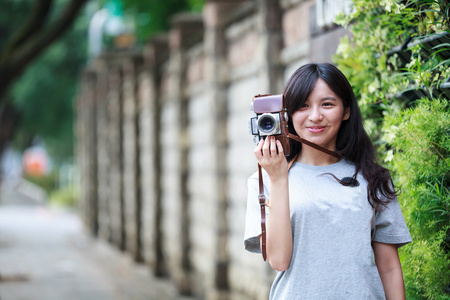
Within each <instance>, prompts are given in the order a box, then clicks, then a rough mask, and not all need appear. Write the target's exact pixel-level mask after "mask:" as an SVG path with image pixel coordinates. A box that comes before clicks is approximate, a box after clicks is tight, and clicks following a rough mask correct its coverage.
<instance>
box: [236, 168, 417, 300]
mask: <svg viewBox="0 0 450 300" xmlns="http://www.w3.org/2000/svg"><path fill="white" fill-rule="evenodd" d="M354 172H355V167H354V165H353V164H350V163H348V162H346V161H345V160H341V161H340V162H338V163H336V164H332V165H328V166H311V165H305V164H301V163H298V162H295V163H294V165H293V166H292V168H291V169H290V171H289V201H290V202H289V203H290V211H291V225H292V233H293V247H294V248H293V254H292V258H291V263H290V266H289V268H288V269H287V270H286V271H283V272H277V276H276V278H275V280H274V282H273V284H272V288H271V291H270V299H289V300H291V299H308V300H314V299H321V300H324V299H345V300H349V299H358V300H359V299H385V296H384V291H383V286H382V283H381V279H380V276H379V274H378V270H377V267H376V265H375V259H374V254H373V250H372V246H371V242H372V241H377V242H382V243H388V244H397V245H398V246H399V247H400V246H403V245H405V244H407V243H409V242H411V236H410V234H409V231H408V228H407V227H406V224H405V221H404V218H403V215H402V212H401V209H400V205H399V203H398V201H397V200H395V201H392V202H391V203H390V204H389V205H388V207H387V208H385V209H384V210H383V211H375V210H374V209H373V208H372V206H371V205H370V203H369V202H368V200H367V182H366V180H365V179H364V178H363V177H362V176H361V175H359V174H358V177H357V180H358V183H359V184H358V186H343V185H341V184H340V183H339V182H337V181H336V179H335V178H333V177H332V176H331V175H329V174H325V173H331V174H333V175H335V176H336V177H337V178H339V179H343V178H345V177H352V176H353V174H354ZM263 180H264V188H265V194H266V197H267V198H269V197H270V195H269V190H270V180H269V177H268V176H267V173H266V172H264V171H263ZM258 193H259V191H258V176H257V173H255V174H253V175H252V176H251V177H250V178H249V179H248V199H247V217H246V228H245V237H244V245H245V249H247V250H248V251H251V252H256V253H261V250H260V243H259V238H258V236H259V235H260V234H261V225H260V221H261V213H260V207H259V202H258ZM269 205H270V204H269ZM266 214H270V207H269V208H266Z"/></svg>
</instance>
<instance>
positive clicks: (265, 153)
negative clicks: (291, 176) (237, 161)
mask: <svg viewBox="0 0 450 300" xmlns="http://www.w3.org/2000/svg"><path fill="white" fill-rule="evenodd" d="M254 153H255V157H256V160H257V161H258V163H259V164H260V166H261V167H262V168H263V169H264V170H266V172H267V174H268V175H269V178H270V179H271V181H274V180H276V179H278V178H280V177H284V176H287V175H288V163H287V160H286V157H285V156H284V151H283V146H282V145H281V142H280V141H279V140H277V139H275V137H274V136H268V137H266V139H265V140H261V141H259V143H258V145H257V147H256V148H255V150H254Z"/></svg>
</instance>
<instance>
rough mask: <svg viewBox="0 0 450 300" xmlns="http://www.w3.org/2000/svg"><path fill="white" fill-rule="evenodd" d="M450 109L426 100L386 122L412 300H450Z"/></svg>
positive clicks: (406, 271) (444, 101) (404, 264)
mask: <svg viewBox="0 0 450 300" xmlns="http://www.w3.org/2000/svg"><path fill="white" fill-rule="evenodd" d="M449 109H450V105H449V101H447V100H435V101H430V100H429V99H422V100H420V102H419V103H418V104H417V105H416V106H415V107H414V108H411V109H406V110H404V111H402V112H400V113H399V114H397V115H391V116H388V117H386V120H385V125H384V126H385V132H386V135H387V136H390V137H391V138H388V139H387V141H388V142H389V143H390V144H391V145H392V146H394V149H395V153H394V155H393V156H392V161H391V165H392V168H393V170H395V171H396V179H397V181H398V183H399V184H400V186H401V187H402V193H401V194H400V196H399V201H400V202H401V204H402V207H403V213H404V215H405V218H406V220H407V223H408V227H409V230H410V232H411V235H412V238H413V241H414V242H413V243H412V244H410V245H408V246H406V247H404V248H402V249H401V251H400V255H401V259H402V264H403V272H404V277H405V284H406V288H407V292H408V299H423V298H421V297H426V298H425V299H450V295H448V294H447V295H445V293H444V291H443V287H444V284H445V283H447V284H449V283H450V253H449V248H448V246H449V245H446V244H445V242H444V241H445V239H446V238H447V237H448V236H449V235H450V191H449V187H450V112H449Z"/></svg>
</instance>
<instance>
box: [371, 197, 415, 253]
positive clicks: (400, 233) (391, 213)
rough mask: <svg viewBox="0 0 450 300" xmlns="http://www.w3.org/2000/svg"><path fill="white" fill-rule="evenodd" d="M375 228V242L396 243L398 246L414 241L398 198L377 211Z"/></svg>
mask: <svg viewBox="0 0 450 300" xmlns="http://www.w3.org/2000/svg"><path fill="white" fill-rule="evenodd" d="M374 230H375V232H374V233H373V241H375V242H380V243H386V244H396V245H397V246H398V247H402V246H404V245H406V244H408V243H411V242H412V239H411V235H410V233H409V230H408V227H407V226H406V222H405V219H404V217H403V213H402V210H401V208H400V204H399V202H398V200H397V199H395V200H393V201H391V202H390V203H389V204H388V205H387V207H385V208H383V210H381V211H377V212H376V217H375V228H374Z"/></svg>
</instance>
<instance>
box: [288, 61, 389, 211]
mask: <svg viewBox="0 0 450 300" xmlns="http://www.w3.org/2000/svg"><path fill="white" fill-rule="evenodd" d="M319 78H320V79H322V80H323V81H325V83H326V84H327V85H328V86H329V87H330V89H331V90H332V91H333V92H334V93H335V94H336V95H337V96H339V98H340V99H341V100H342V103H343V105H344V110H345V109H347V108H350V117H349V118H348V119H347V120H344V121H342V124H341V127H340V129H339V132H338V136H337V141H336V151H337V152H338V153H340V154H341V155H342V156H343V157H344V158H345V159H346V160H347V161H349V162H352V163H354V164H355V166H356V168H355V174H354V175H353V181H356V176H357V174H358V173H359V172H361V174H362V175H363V177H364V179H366V180H367V183H368V185H367V195H368V200H369V202H370V204H371V205H372V206H373V207H375V208H379V207H380V205H381V206H385V205H387V204H388V203H389V202H390V201H391V200H393V199H395V198H396V196H397V192H396V190H395V187H394V185H393V183H392V179H391V176H390V173H389V170H388V169H386V168H384V167H382V166H380V165H379V164H378V163H377V161H376V152H375V149H374V147H373V144H372V141H371V140H370V138H369V136H368V134H367V133H366V131H365V130H364V126H363V121H362V116H361V111H360V109H359V106H358V103H357V101H356V97H355V94H354V92H353V89H352V87H351V85H350V83H349V82H348V80H347V78H346V77H345V75H344V74H343V73H342V72H341V71H340V70H339V69H338V68H336V67H335V66H334V65H332V64H328V63H321V64H316V63H312V64H307V65H304V66H302V67H300V68H299V69H297V70H296V71H295V72H294V74H292V76H291V77H290V78H289V80H288V82H287V83H286V87H285V89H284V93H283V94H284V99H285V104H286V108H287V111H288V114H289V116H290V118H289V123H288V125H289V133H291V134H297V133H296V132H295V130H294V126H293V124H292V121H291V120H292V118H291V116H292V114H293V113H294V112H296V111H297V110H299V109H300V108H301V107H302V106H303V105H304V103H305V102H306V101H307V99H308V97H309V95H310V94H311V93H312V91H313V89H314V86H315V84H316V82H317V80H318V79H319ZM290 146H291V153H290V155H289V156H288V157H287V159H288V161H291V160H292V159H294V158H295V157H296V156H297V154H298V153H300V151H301V147H302V146H301V144H300V143H298V142H296V141H293V140H292V139H291V140H290ZM336 179H337V178H336ZM337 180H338V181H339V182H340V183H341V184H343V185H349V182H348V181H345V182H344V181H342V180H339V179H337Z"/></svg>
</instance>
